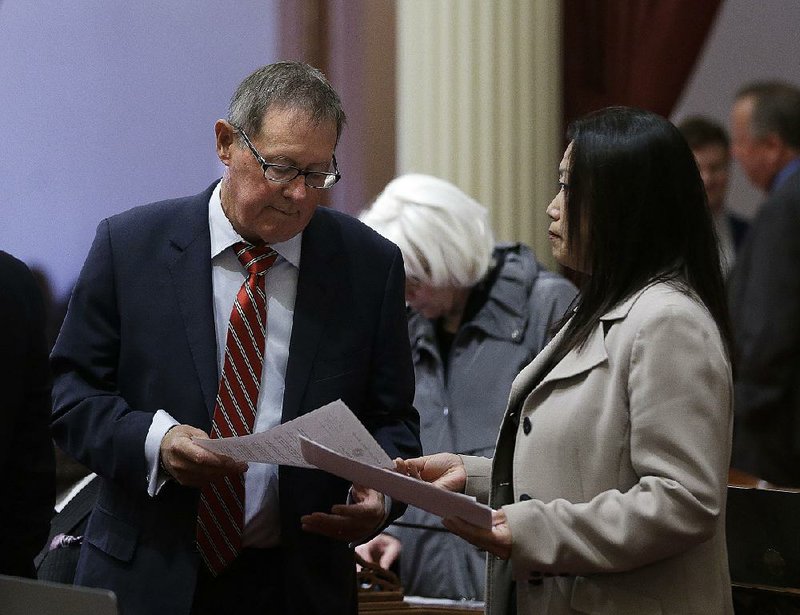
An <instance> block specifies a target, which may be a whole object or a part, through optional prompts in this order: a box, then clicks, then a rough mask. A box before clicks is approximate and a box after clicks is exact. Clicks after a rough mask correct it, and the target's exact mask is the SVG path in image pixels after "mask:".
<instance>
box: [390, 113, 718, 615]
mask: <svg viewBox="0 0 800 615" xmlns="http://www.w3.org/2000/svg"><path fill="white" fill-rule="evenodd" d="M569 136H570V143H569V146H568V147H567V149H566V151H565V153H564V158H563V160H562V162H561V166H560V168H559V184H560V185H559V191H558V194H557V195H556V197H555V198H554V199H553V201H552V202H551V203H550V205H549V206H548V208H547V212H548V215H549V216H550V219H551V224H550V227H549V236H550V241H551V247H552V250H553V254H554V256H555V258H556V260H558V261H559V263H561V264H562V265H563V266H565V267H568V268H571V269H573V270H575V271H576V272H577V273H578V277H579V278H580V280H579V281H580V285H579V286H580V291H581V292H580V294H579V296H578V298H577V299H576V302H575V304H574V306H573V309H572V310H571V313H570V315H569V316H568V318H567V319H566V321H565V322H564V324H563V326H562V327H561V329H560V331H559V332H558V334H557V335H556V336H555V338H554V339H553V341H552V342H551V343H550V344H549V345H548V346H547V347H545V349H544V350H543V351H542V352H541V353H540V354H539V355H538V356H537V357H536V359H534V360H533V362H531V363H530V364H529V365H528V366H527V367H525V368H524V369H523V370H522V372H520V374H519V376H518V377H517V378H516V380H515V381H514V384H513V385H512V389H511V394H510V399H509V404H508V408H507V411H506V415H505V418H504V421H503V423H502V426H501V428H500V434H499V436H498V441H497V450H496V452H495V457H494V459H493V460H492V459H486V458H480V457H468V456H459V455H452V454H450V453H442V454H439V455H432V456H428V457H421V458H418V459H412V460H407V461H405V462H403V461H398V466H399V467H400V469H401V470H404V471H406V472H408V473H410V474H412V475H416V476H419V477H421V478H422V479H424V480H427V481H431V482H435V483H437V484H439V485H441V486H442V487H445V488H448V489H451V490H454V491H464V492H466V493H468V494H471V495H474V496H476V497H478V499H480V500H483V501H487V500H488V501H489V503H490V504H491V505H492V507H493V508H495V509H496V510H495V511H494V513H493V514H494V520H493V527H492V528H491V529H490V530H486V529H482V528H479V527H476V526H474V525H471V524H469V523H466V522H464V521H462V520H460V519H456V518H452V519H446V520H445V525H446V527H447V528H448V529H450V530H451V531H452V532H454V533H456V534H458V535H460V536H462V537H463V538H465V539H466V540H468V541H469V542H471V543H473V544H475V545H476V546H478V547H480V548H483V549H486V550H487V551H489V552H490V554H491V555H490V557H489V564H488V586H487V595H486V601H487V612H488V613H490V614H499V613H509V612H514V610H515V609H516V612H517V613H548V614H550V613H609V614H610V613H614V614H620V613H622V614H628V613H629V614H631V615H633V614H636V615H641V614H643V613H663V614H667V613H673V614H678V613H680V614H684V615H685V614H687V613H704V614H707V613H715V614H716V613H730V612H732V607H731V587H730V579H729V574H728V558H727V551H726V547H725V514H724V511H725V496H726V490H727V471H728V464H729V456H730V439H731V428H732V408H731V365H730V360H729V342H728V339H729V334H728V328H729V327H728V321H727V315H726V311H725V299H724V292H723V281H722V274H721V271H720V263H719V259H718V255H717V247H716V240H715V236H714V231H713V226H712V220H711V215H710V213H709V211H708V207H707V205H706V201H705V193H704V189H703V184H702V181H701V179H700V175H699V172H698V170H697V167H696V165H695V162H694V158H693V156H692V153H691V151H690V149H689V147H688V145H687V144H686V142H685V141H684V139H683V137H682V136H681V135H680V133H679V132H678V130H677V129H676V128H675V127H674V126H673V125H672V124H670V123H669V122H668V121H666V120H665V119H663V118H661V117H659V116H657V115H655V114H653V113H650V112H647V111H641V110H637V109H631V108H624V107H614V108H609V109H604V110H602V111H599V112H595V113H593V114H591V115H588V116H586V117H585V118H582V119H581V120H579V121H578V122H576V123H575V124H574V126H573V127H572V128H571V130H570V135H569Z"/></svg>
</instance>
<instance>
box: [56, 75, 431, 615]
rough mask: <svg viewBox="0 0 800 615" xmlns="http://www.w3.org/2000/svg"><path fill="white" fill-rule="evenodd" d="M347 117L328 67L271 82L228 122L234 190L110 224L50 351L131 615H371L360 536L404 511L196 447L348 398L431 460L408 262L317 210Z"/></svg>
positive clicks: (324, 482) (322, 480)
mask: <svg viewBox="0 0 800 615" xmlns="http://www.w3.org/2000/svg"><path fill="white" fill-rule="evenodd" d="M344 120H345V116H344V113H343V111H342V108H341V103H340V100H339V97H338V95H337V94H336V92H335V91H334V90H333V88H332V87H331V86H330V84H329V83H328V82H327V80H326V79H325V78H324V76H323V75H322V74H321V73H320V72H319V71H318V70H316V69H313V68H311V67H309V66H307V65H304V64H299V63H290V62H286V63H278V64H272V65H269V66H265V67H263V68H260V69H258V70H256V71H255V72H254V73H253V74H251V75H250V76H249V77H247V78H246V79H245V80H244V81H243V82H242V84H241V85H240V86H239V88H238V89H237V91H236V92H235V93H234V95H233V98H232V99H231V104H230V108H229V112H228V117H227V119H225V120H218V121H217V122H216V124H215V132H216V150H217V154H218V156H219V159H220V160H221V162H222V164H223V165H225V172H224V175H223V178H222V181H220V182H214V183H213V184H212V185H211V186H210V187H209V188H207V189H206V190H205V191H204V192H202V193H200V194H198V195H196V196H192V197H186V198H180V199H174V200H170V201H164V202H160V203H155V204H151V205H146V206H144V207H139V208H136V209H133V210H131V211H128V212H125V213H123V214H120V215H118V216H113V217H111V218H109V219H108V220H104V221H103V222H101V223H100V226H99V227H98V231H97V236H96V238H95V241H94V244H93V245H92V248H91V251H90V253H89V256H88V257H87V260H86V264H85V265H84V268H83V271H82V272H81V276H80V279H79V281H78V283H77V286H76V288H75V291H74V293H73V297H72V301H71V304H70V307H69V310H68V314H67V317H66V321H65V324H64V327H63V329H62V332H61V335H60V337H59V339H58V342H57V344H56V347H55V350H54V352H53V359H52V364H53V368H54V371H55V375H56V379H55V383H54V401H55V408H54V420H53V429H54V434H55V436H56V438H57V439H58V441H59V442H60V443H61V445H62V446H63V447H64V448H65V449H66V450H68V451H69V452H70V453H71V454H72V455H73V456H75V457H76V458H77V459H78V460H80V461H81V462H83V463H84V464H85V465H86V466H88V467H89V468H91V469H92V470H94V471H95V472H97V473H98V474H99V475H100V476H101V477H102V481H103V483H102V485H101V488H100V494H99V496H98V502H97V505H96V507H95V509H94V510H93V512H92V515H91V518H90V520H89V523H88V527H87V530H86V533H85V536H84V543H83V547H82V552H81V556H80V561H79V563H78V570H77V573H76V582H77V583H78V584H82V585H90V586H97V587H106V588H110V589H112V590H114V591H115V592H116V593H117V595H118V597H119V599H120V602H121V604H122V606H123V611H124V613H125V614H126V615H131V614H139V613H142V614H153V615H156V614H159V615H161V614H163V613H170V614H188V613H190V612H191V613H193V614H205V613H214V614H220V613H234V612H235V613H282V614H298V615H299V614H313V613H354V612H355V610H356V584H355V573H354V570H355V567H354V559H353V553H352V550H351V549H350V547H349V545H348V543H349V542H351V541H358V540H361V539H364V538H367V537H369V536H371V535H372V534H374V533H375V532H376V531H377V530H379V529H380V528H381V527H382V525H383V524H384V523H385V521H386V520H387V519H390V518H394V517H396V516H397V515H398V514H400V513H401V512H402V507H401V506H400V505H398V504H395V505H394V506H391V507H389V506H388V505H386V503H385V502H384V499H383V496H381V495H380V494H378V493H376V492H374V491H371V490H368V489H364V488H360V487H353V488H350V489H349V485H348V484H347V483H346V482H345V481H342V480H340V479H338V478H336V477H333V476H331V475H329V474H326V473H323V472H321V471H317V470H306V469H299V468H290V467H280V468H278V467H275V466H271V465H267V464H253V465H252V466H251V467H250V468H249V469H248V468H247V466H246V465H245V464H241V463H237V462H234V461H233V460H231V459H229V458H227V457H223V456H219V455H215V454H213V453H211V452H209V451H206V450H205V449H203V448H202V447H200V446H198V445H197V443H196V441H195V440H196V439H197V438H207V437H209V435H210V436H211V437H222V436H229V435H241V434H245V433H250V432H259V431H263V430H266V429H268V428H270V427H272V426H275V425H277V424H279V423H281V422H284V421H287V420H290V419H293V418H295V417H297V416H299V415H301V414H303V413H306V412H309V411H311V410H313V409H315V408H317V407H319V406H321V405H323V404H325V403H328V402H331V401H334V400H336V399H338V398H341V399H342V400H344V401H345V403H347V404H348V405H349V407H350V408H351V409H352V410H353V412H354V413H355V414H356V415H357V416H358V417H359V418H360V419H361V420H362V421H363V422H364V424H365V425H366V426H367V428H368V429H369V430H370V432H371V433H372V434H373V436H374V437H375V438H376V440H377V441H378V442H379V443H380V444H381V445H382V446H383V447H384V448H385V449H386V451H387V452H388V453H389V454H390V455H392V456H403V457H407V456H409V455H414V454H417V453H418V452H419V450H420V444H419V434H418V431H419V429H418V421H419V419H418V416H417V413H416V411H415V410H414V408H413V407H412V399H413V394H414V381H413V368H412V365H411V356H410V351H409V344H408V337H407V334H406V318H405V304H404V297H403V294H404V274H403V262H402V257H401V255H400V252H399V250H398V249H397V248H396V247H395V246H394V245H393V244H391V243H389V242H388V241H386V240H384V239H383V238H381V237H380V236H378V235H377V234H376V233H374V232H373V231H371V230H370V229H368V228H367V227H365V226H364V225H362V224H361V223H360V222H358V221H356V220H355V219H353V218H351V217H349V216H346V215H343V214H339V213H337V212H335V211H332V210H330V209H327V208H318V207H317V205H318V203H319V200H320V196H321V192H322V191H323V190H326V189H328V188H330V187H332V186H333V185H334V184H335V183H336V182H337V181H338V179H339V177H340V174H339V171H338V168H337V164H336V157H335V155H334V149H335V147H336V144H337V142H338V139H339V136H340V135H341V131H342V126H343V124H344ZM245 470H247V472H246V474H245Z"/></svg>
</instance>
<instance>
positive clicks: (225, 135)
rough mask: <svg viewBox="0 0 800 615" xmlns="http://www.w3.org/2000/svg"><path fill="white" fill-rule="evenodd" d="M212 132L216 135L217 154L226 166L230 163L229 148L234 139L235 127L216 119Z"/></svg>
mask: <svg viewBox="0 0 800 615" xmlns="http://www.w3.org/2000/svg"><path fill="white" fill-rule="evenodd" d="M214 134H216V136H217V156H218V157H219V159H220V162H222V164H224V165H225V166H226V167H227V166H229V165H230V163H231V148H232V147H233V145H234V142H235V141H236V129H235V128H234V127H233V126H232V125H231V124H230V123H228V122H227V121H225V120H217V121H216V123H215V124H214Z"/></svg>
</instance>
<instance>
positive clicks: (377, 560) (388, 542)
mask: <svg viewBox="0 0 800 615" xmlns="http://www.w3.org/2000/svg"><path fill="white" fill-rule="evenodd" d="M401 549H402V544H401V543H400V541H399V540H397V538H395V537H394V536H389V534H378V535H377V536H375V538H373V539H372V540H370V541H369V542H366V543H364V544H363V545H358V546H357V547H356V553H358V554H359V555H360V556H361V559H363V560H364V561H365V562H369V563H371V564H378V566H380V567H381V568H383V569H384V570H389V567H390V566H391V565H392V564H394V562H395V561H396V560H397V558H398V556H399V555H400V550H401Z"/></svg>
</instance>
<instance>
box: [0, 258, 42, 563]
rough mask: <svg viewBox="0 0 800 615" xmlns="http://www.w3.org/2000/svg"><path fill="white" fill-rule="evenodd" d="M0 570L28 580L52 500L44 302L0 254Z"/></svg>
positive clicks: (20, 268)
mask: <svg viewBox="0 0 800 615" xmlns="http://www.w3.org/2000/svg"><path fill="white" fill-rule="evenodd" d="M0 416H2V420H3V428H2V429H0V472H2V476H3V496H2V497H0V574H8V575H14V576H23V577H34V576H35V570H34V566H33V558H34V556H35V555H36V554H37V553H38V551H39V549H41V548H42V545H43V544H44V542H45V539H46V538H47V531H48V529H49V525H50V518H51V517H52V516H53V504H54V503H55V489H56V487H55V459H54V457H53V441H52V440H51V439H50V429H49V426H48V422H49V418H50V375H49V370H48V366H47V338H46V327H45V312H44V303H43V301H42V295H41V292H40V290H39V287H38V286H37V284H36V280H35V278H34V277H33V275H32V274H31V272H30V270H29V269H28V268H27V267H26V266H25V264H24V263H23V262H21V261H19V260H17V259H16V258H14V257H13V256H11V255H10V254H7V253H5V252H2V251H0Z"/></svg>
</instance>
